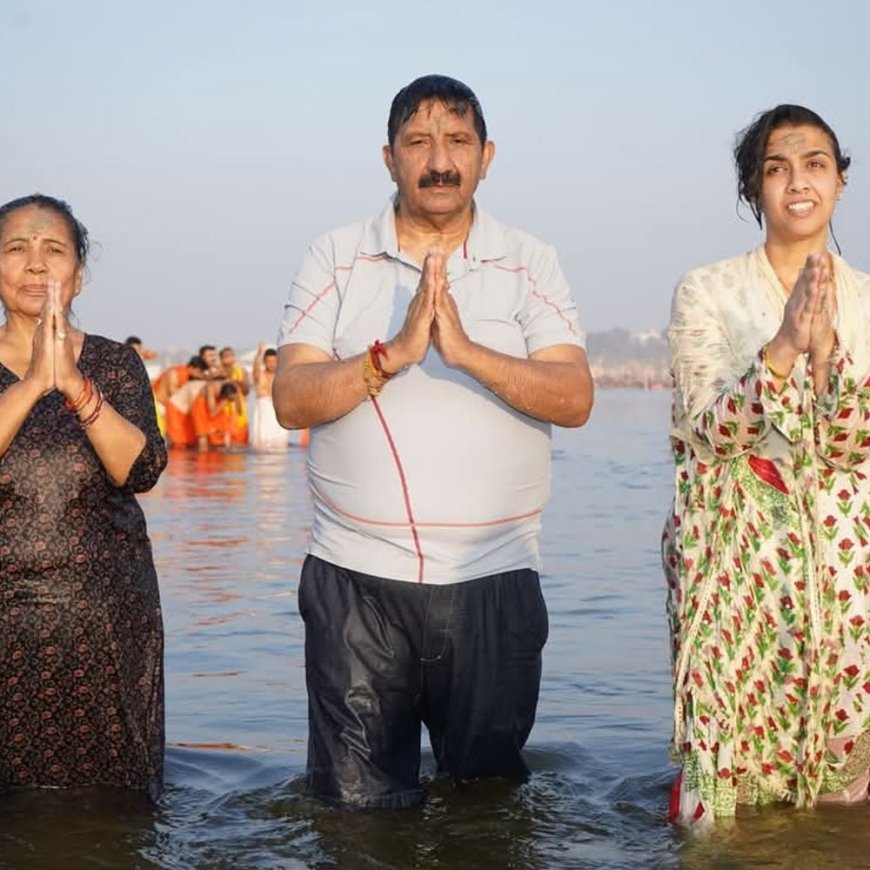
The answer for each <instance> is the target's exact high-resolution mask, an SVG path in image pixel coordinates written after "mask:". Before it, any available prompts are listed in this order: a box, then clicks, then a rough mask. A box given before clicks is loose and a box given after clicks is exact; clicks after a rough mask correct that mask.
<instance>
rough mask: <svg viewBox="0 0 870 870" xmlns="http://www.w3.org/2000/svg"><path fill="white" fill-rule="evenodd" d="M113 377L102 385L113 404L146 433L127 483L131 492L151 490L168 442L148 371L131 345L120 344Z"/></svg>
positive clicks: (162, 467)
mask: <svg viewBox="0 0 870 870" xmlns="http://www.w3.org/2000/svg"><path fill="white" fill-rule="evenodd" d="M113 369H114V370H113V372H112V377H111V380H110V381H108V383H106V384H105V385H103V384H101V385H100V386H101V388H102V389H103V391H104V392H105V394H106V399H107V400H108V401H109V404H111V406H112V407H113V408H114V409H115V411H117V412H118V413H119V414H120V415H121V416H122V417H123V418H124V419H125V420H127V421H128V422H130V423H132V424H133V425H134V426H135V427H136V428H137V429H139V431H140V432H142V433H143V434H144V435H145V446H144V447H143V448H142V451H141V452H140V453H139V455H138V456H137V457H136V459H135V460H134V461H133V465H132V466H131V468H130V474H129V475H128V477H127V482H126V483H125V484H124V486H123V487H122V488H123V489H126V490H128V491H129V492H146V491H147V490H149V489H151V488H152V487H153V486H154V485H155V484H156V483H157V480H158V478H159V477H160V475H161V473H162V472H163V469H164V468H165V467H166V460H167V456H166V442H165V441H164V440H163V436H162V435H161V434H160V429H159V428H158V426H157V412H156V409H155V407H154V395H153V393H152V391H151V382H150V381H149V379H148V373H147V372H146V371H145V366H144V365H143V363H142V360H141V359H140V358H139V355H138V354H137V353H136V351H134V350H133V348H131V347H127V346H126V345H120V346H119V347H118V359H117V363H116V365H115V366H114V367H113Z"/></svg>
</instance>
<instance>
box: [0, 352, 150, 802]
mask: <svg viewBox="0 0 870 870" xmlns="http://www.w3.org/2000/svg"><path fill="white" fill-rule="evenodd" d="M79 368H80V369H81V370H82V372H83V373H84V374H85V375H86V376H87V377H89V378H90V379H91V380H92V381H94V383H96V384H98V385H99V387H100V389H101V390H102V391H103V393H104V394H105V396H106V399H107V401H108V402H109V403H110V404H111V405H112V407H113V408H114V409H115V410H116V411H117V412H118V413H119V414H120V415H121V416H123V417H125V418H126V419H128V420H129V421H130V422H132V423H133V424H134V425H136V426H137V427H138V428H139V429H140V430H141V431H142V432H144V434H145V436H146V439H147V442H146V444H145V447H143V449H142V452H141V453H140V454H139V456H138V457H137V459H136V460H135V462H134V463H133V466H132V468H131V469H130V475H129V477H128V480H127V483H126V485H125V486H121V487H119V486H116V485H115V484H114V483H113V482H112V481H111V480H110V478H109V476H108V474H107V473H106V470H105V468H104V466H103V464H102V462H100V460H99V457H98V456H97V454H96V453H95V451H94V449H93V448H92V447H91V444H90V442H89V441H88V438H87V435H86V433H85V432H84V431H83V430H82V429H81V427H80V426H79V425H78V423H77V422H76V419H75V417H74V416H73V415H72V414H70V412H69V411H67V410H66V408H65V407H64V400H63V396H62V395H61V394H60V393H58V392H52V393H49V394H48V395H47V396H45V397H43V398H42V399H41V400H40V401H39V402H38V403H37V404H36V406H35V407H34V408H33V410H32V411H31V412H30V414H29V416H28V417H27V419H26V420H25V422H24V424H23V425H22V427H21V429H20V430H19V431H18V433H17V434H16V436H15V438H14V439H13V440H12V443H11V444H10V445H9V448H8V450H7V451H6V452H5V453H4V454H3V456H2V457H0V788H9V787H17V786H20V787H28V786H30V787H32V786H51V787H71V786H87V785H107V786H118V787H122V788H130V789H136V790H143V791H147V792H148V793H149V795H150V796H151V797H152V798H156V797H157V796H158V795H159V793H160V789H161V786H162V778H163V740H164V737H163V733H164V732H163V625H162V620H161V613H160V598H159V594H158V589H157V576H156V573H155V571H154V563H153V560H152V556H151V544H150V542H149V540H148V535H147V532H146V528H145V517H144V515H143V513H142V510H141V508H140V507H139V505H138V503H137V501H136V497H135V495H134V493H136V492H142V491H144V490H147V489H150V488H151V487H152V486H153V485H154V484H155V482H156V481H157V478H158V477H159V475H160V473H161V471H162V470H163V468H164V466H165V465H166V448H165V446H164V443H163V439H162V437H161V436H160V432H159V431H158V429H157V419H156V416H155V413H154V401H153V399H152V396H151V386H150V384H149V382H148V376H147V374H146V372H145V368H144V367H143V365H142V362H141V360H140V359H139V357H138V356H136V353H135V352H134V351H133V349H132V348H129V347H127V346H125V345H121V344H117V343H116V342H113V341H109V340H108V339H106V338H101V337H99V336H95V335H86V336H85V339H84V344H83V346H82V353H81V357H80V359H79ZM17 380H18V379H17V377H16V376H15V375H14V374H13V373H12V372H10V371H9V370H8V369H6V368H5V367H3V366H2V365H0V391H2V390H5V389H6V388H7V387H9V386H11V385H12V384H14V383H16V382H17Z"/></svg>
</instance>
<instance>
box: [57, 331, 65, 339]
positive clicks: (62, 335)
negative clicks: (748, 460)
mask: <svg viewBox="0 0 870 870" xmlns="http://www.w3.org/2000/svg"><path fill="white" fill-rule="evenodd" d="M57 340H58V341H66V333H65V332H59V333H58V334H57Z"/></svg>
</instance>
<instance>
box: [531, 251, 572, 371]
mask: <svg viewBox="0 0 870 870" xmlns="http://www.w3.org/2000/svg"><path fill="white" fill-rule="evenodd" d="M528 282H529V291H528V293H527V294H526V297H525V299H524V301H523V305H522V307H521V309H520V312H519V321H520V325H521V326H522V330H523V335H524V337H525V339H526V349H527V351H528V353H530V354H531V353H534V352H535V351H536V350H542V349H543V348H545V347H552V346H553V345H555V344H574V345H577V346H579V347H584V348H585V346H586V336H585V334H584V333H583V331H582V330H581V329H580V323H579V320H578V316H577V305H576V304H575V302H574V298H573V296H572V294H571V288H570V287H569V286H568V281H567V280H566V279H565V276H564V274H563V273H562V269H561V268H560V266H559V261H558V258H557V256H556V252H555V250H554V249H553V248H552V247H550V246H549V245H541V246H540V252H539V253H538V255H537V256H536V257H535V258H534V259H533V261H532V263H531V265H530V266H529V270H528Z"/></svg>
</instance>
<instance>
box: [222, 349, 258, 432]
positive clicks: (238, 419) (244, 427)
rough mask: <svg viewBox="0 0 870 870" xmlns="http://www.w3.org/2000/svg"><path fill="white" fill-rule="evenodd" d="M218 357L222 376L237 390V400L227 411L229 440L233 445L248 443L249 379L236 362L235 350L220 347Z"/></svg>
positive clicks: (243, 369)
mask: <svg viewBox="0 0 870 870" xmlns="http://www.w3.org/2000/svg"><path fill="white" fill-rule="evenodd" d="M218 359H219V360H220V371H221V374H222V376H223V377H224V378H226V380H227V381H229V382H230V383H231V384H235V385H236V387H237V388H238V391H239V396H238V401H236V402H235V403H233V404H232V405H231V406H230V410H229V412H228V413H230V414H231V416H232V421H231V425H230V429H231V441H232V443H233V444H234V445H239V446H244V445H245V444H247V443H248V430H249V420H248V402H247V396H248V393H249V392H250V391H251V381H250V378H249V377H248V372H247V371H246V370H245V368H244V367H243V366H242V365H240V364H239V363H238V362H236V352H235V351H234V350H233V349H232V348H231V347H224V348H221V351H220V353H219V354H218Z"/></svg>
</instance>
